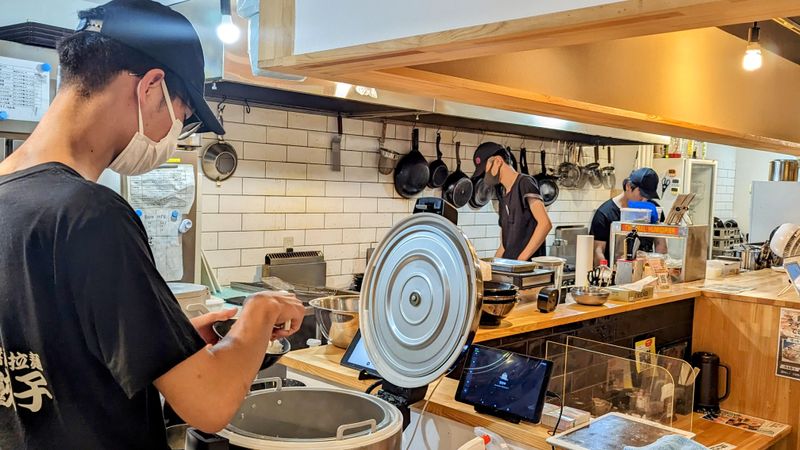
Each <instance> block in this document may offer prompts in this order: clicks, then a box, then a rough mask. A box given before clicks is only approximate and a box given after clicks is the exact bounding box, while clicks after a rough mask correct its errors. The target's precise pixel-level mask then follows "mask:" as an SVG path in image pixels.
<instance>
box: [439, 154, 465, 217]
mask: <svg viewBox="0 0 800 450" xmlns="http://www.w3.org/2000/svg"><path fill="white" fill-rule="evenodd" d="M460 152H461V142H456V171H455V172H453V173H451V174H450V175H448V176H447V179H446V180H445V181H444V186H442V197H444V199H445V200H447V201H448V202H450V203H451V204H453V206H455V207H456V208H461V207H462V206H464V205H466V204H467V203H469V200H470V198H472V180H470V179H469V177H468V176H467V174H465V173H464V172H462V171H461V155H459V153H460Z"/></svg>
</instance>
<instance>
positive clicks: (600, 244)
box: [589, 167, 666, 265]
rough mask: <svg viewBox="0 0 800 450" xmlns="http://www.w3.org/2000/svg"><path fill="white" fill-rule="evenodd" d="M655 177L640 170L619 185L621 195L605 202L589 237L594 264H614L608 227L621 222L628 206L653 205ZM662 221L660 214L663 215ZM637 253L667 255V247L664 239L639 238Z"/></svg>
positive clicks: (646, 171) (596, 212) (653, 173)
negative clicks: (591, 239) (635, 203)
mask: <svg viewBox="0 0 800 450" xmlns="http://www.w3.org/2000/svg"><path fill="white" fill-rule="evenodd" d="M658 185H659V178H658V174H657V173H656V172H655V171H654V170H653V169H651V168H649V167H643V168H641V169H636V170H634V171H633V172H631V174H630V176H628V178H626V179H625V180H623V181H622V193H621V194H619V195H617V196H616V197H614V198H612V199H609V200H606V201H605V202H604V203H603V204H602V205H600V207H599V208H597V211H595V213H594V217H593V218H592V225H591V228H590V229H589V234H591V235H592V236H594V264H595V265H598V264H599V263H600V261H601V260H603V259H605V260H607V261H609V263H612V264H613V261H612V259H611V258H610V257H609V256H610V255H609V249H608V240H609V238H610V236H611V223H612V222H617V221H619V220H620V216H621V210H620V208H627V207H628V202H641V201H649V202H651V203H653V204H655V205H658V203H656V202H655V200H657V199H658V198H659V197H658ZM662 220H663V214H662ZM639 240H640V242H641V244H640V246H639V249H640V250H642V251H646V252H652V251H657V252H659V253H664V252H666V243H665V242H664V241H663V239H656V240H653V239H648V238H639Z"/></svg>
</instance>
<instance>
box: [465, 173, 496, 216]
mask: <svg viewBox="0 0 800 450" xmlns="http://www.w3.org/2000/svg"><path fill="white" fill-rule="evenodd" d="M484 181H485V180H484V178H483V175H481V176H479V177H477V178H473V179H472V197H470V199H469V206H471V207H473V208H483V207H484V206H485V205H486V204H487V203H489V202H490V201H492V199H493V198H494V197H495V195H496V194H495V188H494V187H489V186H486V184H485V183H484Z"/></svg>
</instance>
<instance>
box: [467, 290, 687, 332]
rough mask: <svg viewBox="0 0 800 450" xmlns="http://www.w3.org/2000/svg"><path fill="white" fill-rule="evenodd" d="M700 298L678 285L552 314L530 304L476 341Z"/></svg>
mask: <svg viewBox="0 0 800 450" xmlns="http://www.w3.org/2000/svg"><path fill="white" fill-rule="evenodd" d="M700 295H702V292H701V291H700V289H697V288H694V287H683V286H678V287H677V288H676V290H675V291H674V292H664V293H660V294H656V295H655V296H654V297H653V298H649V299H645V300H639V301H635V302H615V301H609V302H607V303H606V304H605V305H601V306H583V305H578V304H576V303H569V304H560V305H558V308H556V310H555V311H554V312H551V313H540V312H539V311H538V310H537V309H536V304H535V303H533V304H526V305H523V306H521V307H520V308H519V309H518V310H517V311H514V312H512V313H511V314H510V315H509V316H508V317H507V318H506V319H504V320H503V325H501V326H500V327H497V328H480V329H478V332H477V333H476V335H475V342H476V343H477V342H485V341H489V340H492V339H499V338H504V337H508V336H513V335H515V334H521V333H528V332H531V331H538V330H542V329H546V328H552V327H557V326H561V325H567V324H571V323H576V322H582V321H584V320H591V319H596V318H599V317H605V316H610V315H614V314H623V313H626V312H630V311H636V310H639V309H644V308H649V307H652V306H658V305H664V304H667V303H674V302H679V301H684V300H690V299H693V298H697V297H699V296H700Z"/></svg>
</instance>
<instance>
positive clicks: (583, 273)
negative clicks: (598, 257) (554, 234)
mask: <svg viewBox="0 0 800 450" xmlns="http://www.w3.org/2000/svg"><path fill="white" fill-rule="evenodd" d="M575 247H576V253H575V286H587V285H588V284H589V282H588V280H587V278H588V276H589V272H591V271H592V269H593V268H594V237H593V236H592V235H590V234H584V235H580V236H578V241H577V242H576V243H575Z"/></svg>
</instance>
